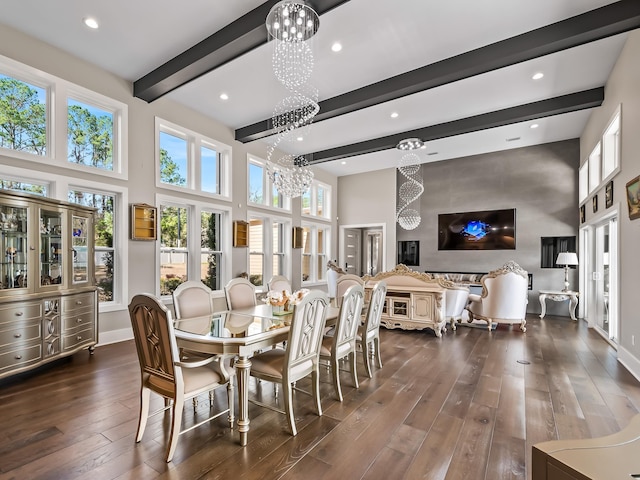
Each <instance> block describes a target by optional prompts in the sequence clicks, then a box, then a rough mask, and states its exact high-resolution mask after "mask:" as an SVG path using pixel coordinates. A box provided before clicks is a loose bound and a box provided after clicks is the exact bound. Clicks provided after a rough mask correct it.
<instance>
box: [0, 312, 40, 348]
mask: <svg viewBox="0 0 640 480" xmlns="http://www.w3.org/2000/svg"><path fill="white" fill-rule="evenodd" d="M40 338H42V322H41V321H40V319H39V318H32V319H29V320H26V321H24V322H13V323H9V324H5V325H3V326H1V327H0V348H3V347H6V346H8V345H12V344H20V343H25V342H28V341H29V340H38V339H40Z"/></svg>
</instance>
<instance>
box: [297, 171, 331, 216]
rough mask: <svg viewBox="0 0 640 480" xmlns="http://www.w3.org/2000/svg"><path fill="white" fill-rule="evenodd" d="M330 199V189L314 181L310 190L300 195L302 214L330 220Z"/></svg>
mask: <svg viewBox="0 0 640 480" xmlns="http://www.w3.org/2000/svg"><path fill="white" fill-rule="evenodd" d="M330 198H331V187H330V186H329V185H325V184H323V183H320V182H318V181H316V180H314V181H313V183H312V184H311V188H309V190H307V191H306V192H305V193H304V194H302V214H303V215H309V216H312V217H321V218H331V211H330V204H329V201H330Z"/></svg>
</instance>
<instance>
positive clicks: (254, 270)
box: [249, 218, 268, 287]
mask: <svg viewBox="0 0 640 480" xmlns="http://www.w3.org/2000/svg"><path fill="white" fill-rule="evenodd" d="M264 252H265V236H264V222H263V219H261V218H253V219H251V220H249V281H250V282H251V283H253V284H254V285H255V286H256V287H261V286H263V285H264V284H265V278H264V271H265V264H264V257H265V255H264ZM267 280H268V279H267Z"/></svg>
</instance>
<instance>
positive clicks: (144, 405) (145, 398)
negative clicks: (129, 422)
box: [136, 387, 166, 442]
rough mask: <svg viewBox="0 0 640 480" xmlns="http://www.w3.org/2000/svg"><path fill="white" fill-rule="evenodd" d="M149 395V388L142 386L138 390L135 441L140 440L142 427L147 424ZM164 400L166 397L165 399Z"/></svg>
mask: <svg viewBox="0 0 640 480" xmlns="http://www.w3.org/2000/svg"><path fill="white" fill-rule="evenodd" d="M150 397H151V390H149V389H148V388H144V387H142V389H141V390H140V416H139V417H138V432H137V433H136V442H139V441H140V440H142V435H144V429H145V428H146V426H147V419H148V418H149V399H150ZM165 401H166V399H165Z"/></svg>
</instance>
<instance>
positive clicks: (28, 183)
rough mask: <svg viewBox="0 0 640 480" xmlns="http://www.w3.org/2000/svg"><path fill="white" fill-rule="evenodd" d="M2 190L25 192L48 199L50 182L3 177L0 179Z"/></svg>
mask: <svg viewBox="0 0 640 480" xmlns="http://www.w3.org/2000/svg"><path fill="white" fill-rule="evenodd" d="M0 188H3V189H5V190H13V191H14V192H25V193H30V194H32V195H40V196H42V197H47V196H48V195H49V183H48V182H39V181H37V180H32V179H29V178H26V179H23V178H20V177H14V176H10V175H2V176H1V177H0Z"/></svg>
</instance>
